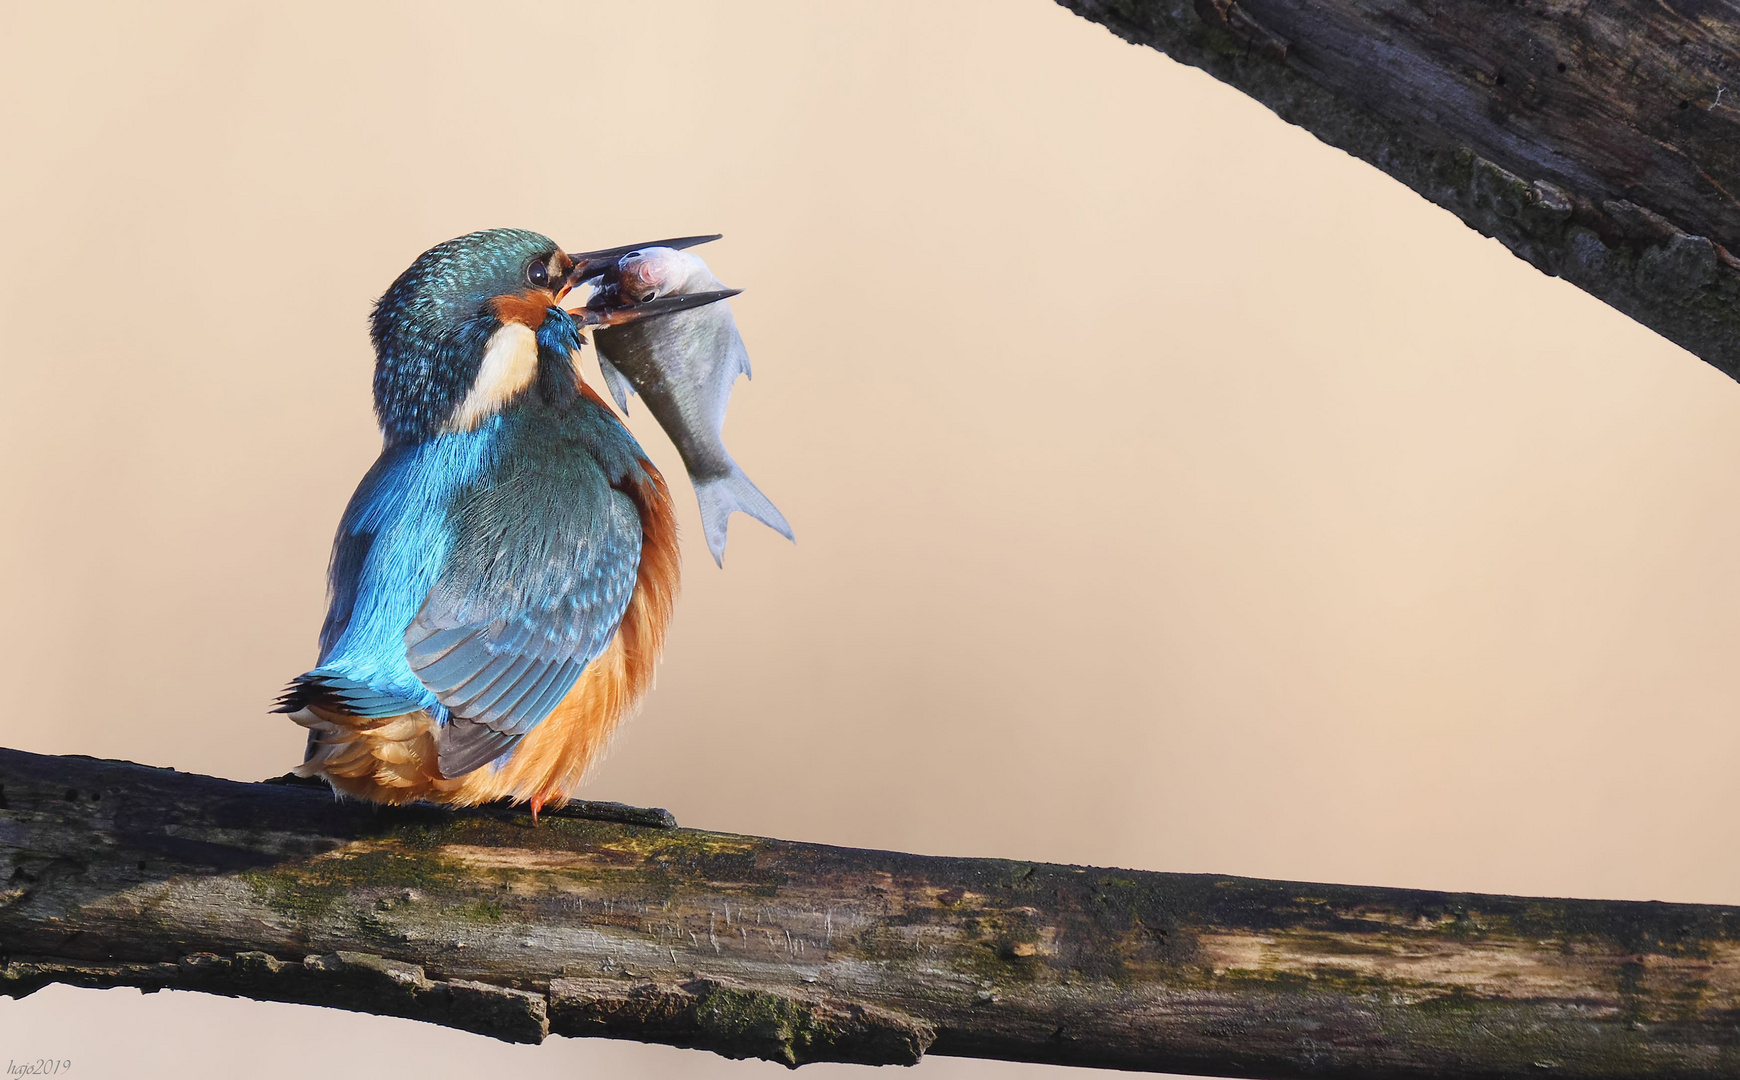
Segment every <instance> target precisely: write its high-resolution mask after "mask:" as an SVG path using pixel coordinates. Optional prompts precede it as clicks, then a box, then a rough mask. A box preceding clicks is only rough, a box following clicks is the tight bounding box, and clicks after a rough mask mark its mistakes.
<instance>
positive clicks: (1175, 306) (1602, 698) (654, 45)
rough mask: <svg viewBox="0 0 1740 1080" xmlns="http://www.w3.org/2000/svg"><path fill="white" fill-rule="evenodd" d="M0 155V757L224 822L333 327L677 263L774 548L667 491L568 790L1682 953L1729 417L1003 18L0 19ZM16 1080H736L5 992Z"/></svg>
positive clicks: (281, 595) (879, 11)
mask: <svg viewBox="0 0 1740 1080" xmlns="http://www.w3.org/2000/svg"><path fill="white" fill-rule="evenodd" d="M0 117H3V119H0V140H3V145H4V147H5V151H4V167H3V168H0V208H3V209H0V214H4V235H5V244H4V256H3V257H0V341H3V343H4V344H3V345H0V350H3V351H0V365H3V368H0V372H3V374H4V387H5V389H4V391H3V396H0V409H3V410H4V415H3V418H0V461H3V462H4V466H3V467H0V506H3V507H4V515H5V522H6V528H5V529H4V530H0V602H3V610H4V612H5V613H6V616H7V618H6V619H5V622H4V625H3V627H0V681H3V683H4V685H5V686H6V687H7V694H6V704H5V708H4V710H0V744H5V745H10V746H15V747H21V748H25V749H29V750H34V751H41V752H49V753H62V752H79V753H89V754H98V755H103V756H111V757H125V758H133V759H136V760H139V761H144V762H150V763H153V764H163V765H174V766H177V767H180V768H184V769H194V770H202V771H207V772H213V773H218V774H221V775H226V776H233V777H239V778H256V777H263V776H267V775H274V774H277V773H280V772H282V771H284V770H285V769H286V768H287V767H288V766H289V765H290V764H292V763H293V762H294V761H295V760H297V757H298V753H299V750H300V747H301V732H300V731H299V730H298V729H295V728H294V727H293V726H292V725H291V724H289V723H288V722H287V721H285V720H283V719H281V718H278V717H273V716H269V715H267V714H266V711H265V709H266V706H267V703H268V702H269V700H270V699H271V698H272V696H273V695H274V694H275V693H276V692H277V690H278V689H279V687H280V686H281V685H282V684H283V682H284V681H285V679H286V678H287V677H289V676H290V675H292V674H295V673H297V672H299V671H301V670H303V669H304V668H306V667H307V665H308V664H309V662H310V661H311V659H312V650H313V642H314V635H315V631H316V629H317V626H318V620H319V617H320V613H321V610H322V604H323V596H322V590H323V579H322V575H323V572H324V567H325V563H326V557H327V547H328V544H329V542H330V539H331V534H332V529H333V526H334V523H335V521H336V519H337V516H338V513H339V510H340V508H341V506H342V505H343V503H344V501H345V499H346V498H347V497H348V496H349V494H350V491H351V489H352V486H353V485H354V483H355V482H356V480H357V479H358V477H359V476H360V475H361V473H362V471H363V470H364V469H365V468H366V467H367V465H368V463H369V462H370V461H371V460H372V458H373V456H374V453H375V450H376V445H377V439H376V434H375V431H374V428H373V426H372V421H371V417H370V413H369V371H370V362H371V358H370V354H369V350H368V344H367V340H366V337H365V326H364V317H365V315H366V312H367V311H368V306H369V304H370V302H371V301H372V300H373V298H374V297H375V296H377V295H378V294H379V293H380V291H381V290H382V289H383V288H384V287H385V286H386V284H387V283H388V282H389V281H390V280H391V279H392V277H393V276H394V275H395V274H396V273H397V272H398V271H399V270H400V269H402V268H403V267H404V266H405V265H406V264H407V263H408V262H409V260H410V259H411V258H412V257H414V256H415V255H416V254H417V253H418V252H420V251H422V250H423V249H424V248H426V247H428V246H429V245H430V244H433V243H435V242H437V241H439V240H442V239H445V238H447V237H449V236H452V235H455V234H458V233H461V232H465V231H469V230H471V229H474V228H480V227H486V226H494V225H505V224H512V225H522V226H527V227H532V228H536V229H539V230H541V231H544V232H547V233H549V234H550V235H552V236H554V237H556V238H557V239H558V240H560V241H561V242H563V243H565V244H568V245H570V246H573V247H576V248H578V247H585V246H599V245H607V244H616V243H622V242H631V241H635V240H641V239H647V238H652V237H657V236H665V235H671V234H677V233H685V232H699V231H711V230H719V231H723V232H724V233H726V234H727V236H726V240H725V241H724V242H723V243H721V244H717V245H714V246H713V247H712V248H709V249H708V250H707V251H706V253H705V254H706V255H707V256H708V258H709V259H710V261H711V262H712V265H713V267H714V269H715V270H716V271H717V272H718V273H719V275H720V276H721V277H722V278H724V279H725V280H726V281H727V282H729V283H731V284H734V285H738V286H742V287H744V288H746V289H747V290H748V292H747V293H746V295H745V296H744V297H743V298H742V299H741V300H740V301H738V302H737V304H736V308H737V311H738V315H739V319H740V322H741V325H742V328H743V331H744V334H745V337H746V339H747V340H748V342H749V345H750V349H751V352H752V354H753V356H754V359H755V365H756V371H757V379H756V381H755V382H753V383H740V384H739V385H738V390H737V396H736V399H735V402H734V407H733V411H732V414H731V426H730V431H729V442H730V445H731V447H732V449H733V450H734V452H735V453H736V454H737V456H738V458H739V460H740V461H742V462H743V464H744V465H745V466H746V468H747V469H748V471H749V473H750V474H751V475H752V476H753V477H754V478H755V479H756V480H757V481H758V482H760V483H761V484H762V486H763V487H764V488H765V489H766V490H767V492H768V493H769V494H770V495H771V496H772V497H773V499H774V500H775V501H776V502H777V503H778V504H779V505H780V507H781V508H783V509H784V510H785V512H786V513H787V514H788V515H789V516H790V518H791V520H792V522H793V523H794V525H795V526H796V529H797V532H798V541H799V542H798V544H797V546H795V547H793V546H791V545H788V544H786V543H785V542H784V541H783V540H781V539H779V538H777V537H775V536H774V535H773V534H772V533H771V532H769V531H767V530H766V529H763V528H761V527H760V526H759V525H756V524H755V523H753V522H751V521H749V520H748V519H747V518H742V517H739V518H736V519H734V527H733V529H732V539H731V547H730V551H729V553H728V555H727V563H726V569H725V571H724V572H723V573H721V572H720V571H718V570H716V569H715V568H714V567H713V566H712V565H711V562H710V560H709V559H708V558H707V555H706V550H705V547H704V545H703V544H702V543H701V540H700V535H699V530H698V526H697V524H696V521H695V515H694V509H693V501H692V495H691V493H690V492H689V490H688V488H687V487H686V485H684V486H683V487H682V488H681V497H680V499H679V503H680V505H681V509H682V511H683V514H684V523H685V525H686V526H687V538H686V541H685V542H686V545H687V547H686V558H687V562H686V570H687V573H688V579H687V585H686V593H685V596H684V598H683V601H682V603H681V605H680V607H679V609H678V619H677V623H676V626H675V631H674V637H673V640H672V642H671V647H670V651H669V654H668V657H667V660H666V664H665V667H664V668H663V671H662V674H661V677H660V682H659V685H658V687H657V689H656V690H655V692H654V694H653V697H652V699H651V701H650V703H649V705H648V706H647V708H646V710H645V712H644V714H643V715H642V716H641V717H640V718H639V719H638V720H637V721H635V722H634V723H633V724H632V725H631V726H630V727H629V728H628V729H627V731H626V733H625V735H624V737H623V738H622V739H621V740H620V742H619V743H618V744H617V747H616V749H615V752H614V754H613V756H612V757H611V758H610V760H608V761H607V762H606V763H605V765H604V767H603V768H602V769H601V770H600V771H599V772H598V773H597V775H596V779H595V781H594V783H593V785H592V789H591V791H592V793H593V794H595V795H596V796H598V797H602V798H614V799H622V800H626V801H629V802H635V803H650V804H657V805H663V806H668V807H670V808H672V809H673V810H674V811H675V812H676V813H677V815H678V817H679V818H680V819H682V820H684V821H686V822H689V823H691V824H696V825H704V826H707V827H711V828H718V829H731V830H741V831H749V832H758V833H765V834H771V835H776V836H785V837H794V838H803V839H812V840H823V841H832V842H837V843H845V844H859V845H875V846H884V847H893V848H902V849H907V850H916V851H925V852H948V853H958V854H980V855H1006V856H1019V857H1025V858H1039V859H1051V860H1059V861H1073V862H1091V863H1101V864H1116V865H1121V866H1132V867H1144V868H1151V869H1165V870H1189V871H1221V872H1230V873H1240V874H1253V875H1264V876H1275V877H1289V878H1302V879H1311V880H1330V881H1350V882H1370V883H1382V884H1391V885H1411V886H1426V887H1445V888H1459V889H1479V890H1493V891H1509V892H1520V893H1539V894H1559V895H1564V894H1572V895H1583V896H1602V897H1634V898H1658V899H1664V900H1696V901H1719V902H1727V903H1740V860H1736V859H1735V858H1734V852H1735V848H1736V843H1737V841H1740V814H1737V813H1736V811H1737V810H1740V797H1737V796H1736V793H1735V787H1734V784H1733V783H1732V776H1733V771H1734V767H1735V762H1736V752H1737V751H1740V728H1737V725H1736V724H1735V723H1734V713H1735V703H1736V702H1737V701H1740V664H1737V663H1736V662H1735V653H1736V648H1737V646H1740V559H1737V558H1736V552H1737V551H1740V498H1737V496H1740V387H1737V386H1736V385H1735V384H1734V383H1733V382H1731V381H1729V380H1728V379H1727V378H1725V377H1723V376H1722V375H1720V374H1718V373H1717V372H1716V371H1714V370H1712V369H1710V368H1708V367H1706V366H1705V365H1703V364H1702V363H1700V362H1698V361H1697V360H1695V359H1694V358H1692V357H1691V356H1689V355H1687V354H1685V353H1684V352H1682V351H1680V350H1678V349H1677V348H1675V347H1673V346H1671V345H1669V344H1668V343H1666V342H1665V341H1663V340H1661V339H1660V338H1658V337H1656V336H1655V335H1653V334H1651V333H1650V332H1648V331H1646V330H1644V329H1642V328H1641V327H1639V326H1637V325H1636V324H1634V323H1632V322H1630V321H1628V320H1626V319H1625V318H1623V317H1622V316H1620V315H1618V314H1617V313H1615V312H1614V311H1612V310H1610V309H1608V308H1606V307H1604V306H1602V305H1601V304H1599V303H1597V302H1596V301H1594V300H1592V299H1591V298H1589V297H1588V296H1585V295H1584V294H1582V293H1580V292H1578V291H1576V290H1575V289H1573V288H1571V287H1569V286H1567V285H1565V284H1563V283H1561V282H1558V281H1554V280H1550V279H1548V278H1545V277H1543V276H1541V275H1540V274H1538V273H1536V272H1535V271H1534V270H1532V269H1530V268H1529V267H1528V266H1526V265H1524V264H1523V263H1522V262H1520V261H1518V260H1516V259H1514V258H1512V257H1511V256H1510V255H1509V254H1507V253H1506V252H1504V251H1503V250H1502V249H1501V248H1500V247H1499V246H1498V245H1497V244H1495V243H1493V242H1491V241H1488V240H1484V239H1482V238H1480V237H1479V236H1477V235H1475V234H1474V233H1473V232H1471V231H1469V230H1467V229H1466V228H1464V227H1463V226H1462V225H1461V224H1460V223H1459V222H1457V221H1456V220H1455V219H1453V218H1452V217H1450V216H1449V215H1448V214H1445V213H1443V212H1441V211H1439V210H1437V209H1435V208H1433V207H1431V206H1429V205H1428V204H1426V203H1425V202H1423V201H1421V200H1420V199H1419V198H1417V197H1416V196H1414V195H1413V194H1411V193H1410V192H1408V191H1407V190H1405V189H1403V188H1402V187H1400V186H1399V185H1397V184H1395V183H1393V182H1392V181H1390V180H1389V179H1387V178H1386V177H1384V176H1382V175H1380V174H1379V173H1377V172H1376V171H1374V170H1372V169H1370V168H1368V167H1366V166H1365V165H1362V164H1360V163H1358V162H1356V161H1354V160H1352V159H1350V158H1348V157H1346V156H1345V155H1343V154H1342V153H1340V152H1339V151H1336V150H1332V149H1329V148H1327V147H1325V146H1323V145H1321V144H1319V143H1318V142H1316V141H1315V140H1313V139H1312V138H1311V137H1310V136H1309V135H1307V134H1305V133H1303V132H1301V131H1299V130H1297V129H1295V128H1291V127H1288V126H1287V125H1285V124H1283V123H1282V122H1280V121H1279V120H1277V119H1276V118H1275V117H1274V116H1272V115H1271V114H1269V113H1267V112H1266V111H1264V110H1263V109H1262V108H1260V107H1259V106H1257V105H1255V104H1253V103H1252V102H1250V101H1248V100H1246V99H1245V98H1243V97H1241V96H1239V95H1238V94H1236V93H1235V92H1233V91H1231V90H1229V89H1227V88H1225V87H1223V86H1220V85H1219V84H1216V83H1214V82H1213V81H1212V80H1210V79H1208V78H1207V77H1206V76H1203V75H1201V74H1200V73H1197V72H1195V71H1192V70H1189V69H1185V68H1181V67H1179V66H1177V65H1175V64H1173V63H1172V62H1171V61H1169V60H1167V59H1165V58H1164V57H1162V56H1160V55H1158V54H1156V53H1153V52H1151V51H1147V50H1142V49H1137V48H1134V47H1131V46H1128V45H1125V44H1124V43H1122V42H1120V41H1118V40H1116V39H1115V38H1113V37H1112V36H1111V35H1110V34H1109V33H1107V32H1106V31H1104V30H1102V29H1100V28H1098V27H1096V26H1093V25H1090V24H1088V23H1085V22H1082V21H1080V20H1078V19H1076V18H1075V17H1073V16H1071V15H1069V14H1068V13H1066V12H1064V11H1063V10H1062V9H1060V8H1058V7H1056V6H1055V5H1053V4H1052V3H1050V2H1049V0H1022V2H1021V3H1008V2H1003V3H998V2H995V0H983V2H978V3H967V2H960V3H950V4H931V3H923V2H919V0H910V2H905V3H876V4H856V5H846V4H808V3H795V2H794V3H785V4H778V3H759V4H748V3H739V4H730V5H717V4H711V3H706V2H703V0H693V2H688V3H667V4H659V5H646V4H628V3H617V4H610V5H605V4H598V3H569V4H564V5H541V6H536V7H525V8H521V9H516V10H515V12H514V13H512V14H507V13H506V12H505V9H501V10H499V11H498V10H497V9H493V8H492V7H491V6H489V5H483V4H458V3H446V4H422V3H401V4H376V5H369V6H366V7H365V6H357V5H352V4H339V3H326V2H311V0H298V2H296V3H287V4H279V5H270V6H268V5H258V6H243V5H233V4H227V3H217V2H213V3H205V4H202V3H195V2H185V0H177V2H175V3H155V4H150V5H132V4H121V3H101V4H82V5H77V6H74V5H49V4H32V5H26V4H10V5H6V7H5V8H4V9H3V10H0ZM632 420H633V424H634V427H635V429H636V430H637V431H638V432H640V433H641V434H642V436H643V438H644V440H645V441H646V443H647V445H648V446H649V448H650V449H651V450H652V452H653V454H654V457H655V458H656V459H657V460H658V461H659V463H660V464H661V465H663V466H665V467H666V469H667V472H668V473H671V474H673V475H678V474H679V473H678V469H677V462H676V458H675V455H674V453H673V452H672V451H671V449H670V445H669V443H668V442H666V441H665V440H664V438H663V436H662V435H660V434H659V433H658V432H657V430H656V428H653V427H651V426H650V425H649V424H648V422H647V417H646V415H645V412H644V410H643V409H637V410H636V412H635V415H634V416H633V418H632ZM37 1056H54V1057H72V1058H73V1059H74V1061H75V1070H76V1071H75V1072H74V1073H73V1074H72V1075H73V1076H75V1077H81V1076H82V1077H110V1076H114V1077H120V1076H128V1077H138V1076H175V1077H183V1078H196V1077H225V1076H230V1075H235V1074H236V1073H237V1072H238V1071H239V1068H240V1067H245V1068H246V1069H247V1070H248V1071H249V1072H250V1073H251V1075H253V1076H256V1077H260V1078H277V1077H292V1076H307V1075H310V1074H314V1075H320V1076H325V1077H363V1076H369V1077H379V1076H383V1075H388V1074H389V1070H392V1071H397V1072H399V1073H400V1074H401V1075H411V1074H414V1075H418V1076H422V1077H429V1078H438V1077H441V1078H444V1077H462V1076H463V1077H479V1076H493V1075H504V1076H506V1075H513V1076H521V1077H541V1076H551V1077H556V1076H562V1077H572V1076H576V1075H597V1076H610V1077H655V1076H677V1075H684V1076H721V1077H724V1076H734V1077H745V1076H750V1075H756V1076H763V1077H771V1076H773V1075H775V1067H774V1066H768V1065H763V1064H760V1063H729V1062H725V1061H722V1060H719V1059H715V1058H712V1057H709V1056H706V1055H700V1054H694V1053H687V1052H681V1051H675V1050H667V1049H664V1048H654V1047H641V1046H637V1045H633V1044H610V1043H601V1042H590V1041H567V1040H554V1041H552V1042H551V1043H549V1044H547V1045H545V1046H543V1047H540V1048H510V1047H504V1046H501V1045H498V1044H495V1043H492V1042H489V1041H486V1040H483V1039H480V1038H475V1037H472V1036H467V1035H463V1034H459V1033H455V1032H450V1031H444V1030H440V1029H436V1028H432V1027H427V1026H423V1025H416V1024H411V1023H407V1022H400V1021H394V1020H382V1019H374V1018H366V1017H356V1016H349V1015H342V1014H338V1013H328V1012H323V1011H317V1010H313V1009H306V1008H299V1007H292V1006H275V1005H260V1004H254V1003H248V1002H236V1001H226V1000H218V999H208V998H202V997H198V996H190V995H185V994H160V995H155V996H150V997H142V996H140V995H138V994H136V993H133V992H131V991H110V992H101V993H98V992H82V991H72V990H66V989H54V990H49V991H45V992H43V993H41V994H39V995H37V996H35V997H32V998H29V999H26V1000H24V1001H21V1002H13V1001H0V1058H10V1059H12V1060H23V1059H26V1058H34V1057H37ZM847 1071H849V1070H846V1069H843V1068H842V1069H833V1068H827V1067H818V1068H816V1069H815V1070H813V1071H812V1072H810V1073H807V1074H806V1075H814V1076H824V1077H825V1076H829V1075H836V1074H842V1073H844V1072H847ZM920 1071H921V1073H922V1074H923V1075H926V1076H929V1077H932V1078H935V1080H940V1078H944V1077H992V1076H996V1077H1010V1076H1017V1075H1021V1076H1027V1075H1032V1076H1038V1075H1040V1074H1042V1073H1053V1072H1054V1071H1053V1070H1044V1069H1040V1068H1036V1067H1035V1068H1025V1067H1017V1066H1009V1065H1002V1064H996V1063H979V1062H962V1061H952V1060H944V1059H934V1060H931V1061H928V1062H927V1063H926V1064H924V1065H923V1066H921V1067H920Z"/></svg>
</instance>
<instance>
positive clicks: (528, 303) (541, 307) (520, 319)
mask: <svg viewBox="0 0 1740 1080" xmlns="http://www.w3.org/2000/svg"><path fill="white" fill-rule="evenodd" d="M555 303H556V294H555V293H553V292H551V291H550V290H548V289H527V290H526V291H525V292H523V293H510V294H508V295H507V296H498V297H496V298H495V299H493V300H491V301H490V302H489V306H490V310H492V311H494V312H495V317H496V318H498V319H500V320H501V321H502V322H504V323H509V322H511V323H519V324H521V325H522V326H529V327H531V328H532V329H533V330H536V329H537V328H538V327H540V326H542V325H544V318H545V316H547V315H548V314H549V313H550V308H551V307H553V306H555Z"/></svg>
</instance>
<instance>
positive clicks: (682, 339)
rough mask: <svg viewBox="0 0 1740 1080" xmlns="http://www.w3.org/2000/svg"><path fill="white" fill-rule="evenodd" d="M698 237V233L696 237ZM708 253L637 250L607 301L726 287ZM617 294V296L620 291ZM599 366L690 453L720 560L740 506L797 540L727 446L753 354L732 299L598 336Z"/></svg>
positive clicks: (607, 280) (612, 277) (613, 278)
mask: <svg viewBox="0 0 1740 1080" xmlns="http://www.w3.org/2000/svg"><path fill="white" fill-rule="evenodd" d="M697 239H698V238H697ZM723 288H724V286H723V285H722V284H720V282H719V279H718V278H716V277H714V276H713V272H712V271H711V270H709V269H707V264H706V263H704V262H702V261H701V259H700V257H699V256H697V255H694V254H691V253H690V252H687V251H680V250H678V249H676V248H673V247H647V248H639V249H637V250H634V251H630V252H628V253H627V254H625V255H623V256H621V257H620V258H619V259H617V261H616V263H615V265H614V266H612V267H610V268H609V269H607V270H606V271H605V272H604V274H603V279H602V281H601V282H600V284H599V286H598V293H599V295H601V296H602V298H603V299H604V301H605V302H606V303H609V302H611V301H612V299H613V298H614V299H615V300H616V301H618V302H623V303H634V304H642V303H646V302H648V301H651V300H655V299H661V298H664V297H670V296H685V295H690V294H694V293H703V292H711V291H713V290H717V289H723ZM612 294H614V297H613V295H612ZM592 340H593V344H595V345H596V346H597V348H598V368H599V370H600V371H601V372H603V374H604V384H605V385H606V386H607V387H609V388H610V396H611V397H614V398H615V399H616V404H617V406H618V407H619V408H621V409H622V411H623V413H624V415H626V414H627V413H628V398H629V395H631V394H634V393H639V394H640V395H641V397H643V398H644V399H645V400H646V405H647V409H648V410H649V411H651V413H652V414H653V418H654V419H655V420H657V421H658V422H659V426H661V427H663V428H664V429H665V433H666V434H667V435H669V436H670V437H671V442H672V443H674V444H676V447H677V453H679V454H681V455H682V458H683V466H684V467H685V468H686V469H688V471H689V479H690V481H691V482H693V483H694V485H695V497H696V499H698V500H699V501H700V504H701V528H702V529H703V530H704V531H705V532H706V534H707V548H708V550H710V551H712V553H713V561H714V562H716V563H718V564H719V565H720V566H724V565H725V526H726V523H727V521H728V520H729V519H730V517H731V515H732V513H734V512H737V511H741V512H742V513H745V514H748V515H749V516H750V517H752V518H755V519H756V520H757V521H759V522H761V523H762V524H764V525H766V526H767V527H768V528H770V529H772V530H773V531H774V532H777V533H779V534H780V535H781V536H784V537H785V538H786V539H787V540H791V539H793V537H792V532H791V526H790V525H789V524H787V523H786V520H785V515H784V514H781V513H780V512H779V509H778V508H777V507H775V506H774V505H773V503H772V502H770V501H768V498H767V496H766V495H763V494H762V493H761V489H760V488H758V487H756V486H755V485H754V484H753V483H751V482H750V480H749V477H747V476H745V475H744V473H743V470H742V469H741V468H739V467H738V465H737V463H736V462H735V461H733V460H731V455H730V454H729V453H727V452H726V451H725V443H724V441H723V430H724V427H725V407H726V405H727V404H729V403H730V400H731V386H732V384H733V383H735V382H736V381H737V376H739V375H743V376H746V377H747V376H749V353H748V351H747V350H745V349H744V347H743V338H742V336H741V335H740V334H738V332H737V320H735V319H734V318H732V317H731V305H730V304H729V303H727V302H726V301H723V300H722V301H719V302H718V303H714V304H709V305H707V306H706V307H699V308H692V309H689V310H686V311H679V312H676V313H674V314H671V315H664V316H661V317H659V318H656V319H644V320H642V321H640V322H633V323H629V324H627V325H623V326H600V327H599V328H598V329H597V330H595V331H594V332H593V337H592Z"/></svg>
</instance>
